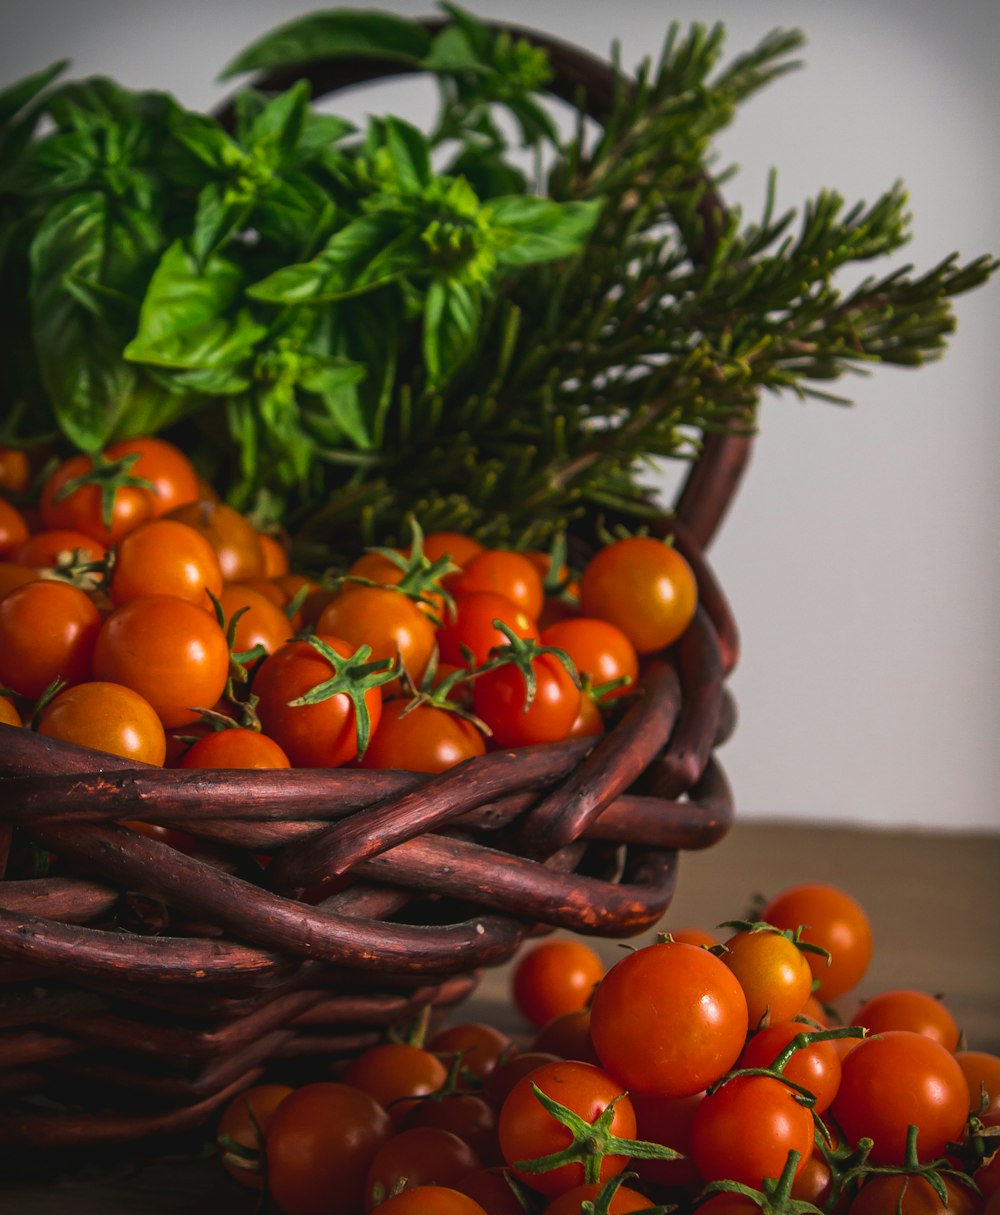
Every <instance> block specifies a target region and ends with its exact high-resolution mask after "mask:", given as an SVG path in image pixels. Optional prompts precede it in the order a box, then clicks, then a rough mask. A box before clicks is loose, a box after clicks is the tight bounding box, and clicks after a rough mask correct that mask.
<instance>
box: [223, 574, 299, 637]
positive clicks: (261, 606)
mask: <svg viewBox="0 0 1000 1215" xmlns="http://www.w3.org/2000/svg"><path fill="white" fill-rule="evenodd" d="M219 602H220V603H221V604H222V611H223V614H224V615H225V618H226V622H227V623H228V622H229V621H230V620H232V618H233V616H235V615H236V613H237V612H242V615H240V617H239V618H238V619H237V621H236V630H235V638H234V642H233V650H234V652H235V653H237V654H245V653H246V652H247V651H248V650H252V649H253V648H254V647H255V646H258V645H259V646H263V648H264V649H265V650H266V651H267V653H268V654H273V653H274V651H275V650H276V649H277V648H278V646H280V645H284V644H285V642H286V641H288V640H289V638H290V637H291V636H292V633H293V631H294V629H293V626H292V624H291V622H290V621H289V619H288V617H287V616H286V615H285V613H284V612H283V611H282V610H281V608H279V607H276V606H275V604H274V603H273V602H272V601H271V600H270V599H268V598H267V597H266V596H265V595H263V594H262V593H261V592H260V591H255V590H254V589H253V588H252V587H248V586H246V585H244V584H243V583H239V582H230V583H228V584H227V585H226V586H225V587H223V589H222V592H221V594H220V595H219ZM243 609H246V610H245V611H244V610H243Z"/></svg>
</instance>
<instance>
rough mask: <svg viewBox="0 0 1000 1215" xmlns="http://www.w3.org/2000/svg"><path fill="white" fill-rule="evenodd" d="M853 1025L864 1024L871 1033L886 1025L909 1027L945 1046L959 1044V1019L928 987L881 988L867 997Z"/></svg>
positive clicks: (947, 1048)
mask: <svg viewBox="0 0 1000 1215" xmlns="http://www.w3.org/2000/svg"><path fill="white" fill-rule="evenodd" d="M851 1024H852V1025H863V1026H864V1027H865V1029H867V1030H868V1032H869V1033H872V1034H878V1033H881V1032H882V1031H883V1030H887V1029H910V1030H913V1031H914V1033H918V1034H925V1035H926V1036H927V1037H928V1038H933V1039H934V1041H935V1042H940V1044H941V1045H942V1046H943V1047H944V1048H945V1050H950V1051H954V1050H955V1049H956V1048H957V1047H958V1039H959V1036H960V1030H959V1028H958V1022H957V1021H956V1020H955V1018H954V1017H953V1016H952V1014H951V1012H950V1011H949V1010H948V1008H947V1007H946V1006H945V1005H944V1004H943V1003H942V1002H941V1001H940V1000H939V999H938V998H937V997H936V996H932V995H931V994H930V992H927V991H914V990H912V989H910V988H898V989H893V990H891V991H880V992H879V993H878V994H877V995H874V996H872V997H871V998H870V999H868V1000H865V1001H864V1003H863V1004H862V1005H861V1006H860V1007H859V1008H858V1010H857V1012H855V1014H854V1016H853V1017H852V1018H851Z"/></svg>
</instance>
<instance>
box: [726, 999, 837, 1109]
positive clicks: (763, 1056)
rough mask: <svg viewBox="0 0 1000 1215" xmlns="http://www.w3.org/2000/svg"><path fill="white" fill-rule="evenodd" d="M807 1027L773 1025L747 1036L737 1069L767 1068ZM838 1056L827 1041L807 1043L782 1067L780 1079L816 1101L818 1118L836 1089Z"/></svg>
mask: <svg viewBox="0 0 1000 1215" xmlns="http://www.w3.org/2000/svg"><path fill="white" fill-rule="evenodd" d="M808 1032H809V1027H808V1026H807V1025H803V1024H802V1022H801V1021H776V1022H775V1023H774V1024H773V1025H768V1026H767V1027H766V1028H764V1029H759V1030H758V1031H757V1032H756V1033H755V1034H753V1035H751V1038H750V1041H749V1042H748V1043H747V1044H746V1047H745V1048H744V1051H743V1053H742V1054H741V1055H740V1057H739V1061H738V1063H737V1067H739V1068H741V1069H742V1068H748V1067H770V1066H771V1064H772V1063H773V1062H774V1061H775V1059H776V1058H777V1057H778V1056H779V1055H780V1054H781V1052H782V1051H783V1050H784V1049H785V1047H786V1046H788V1044H789V1043H790V1042H791V1041H792V1039H793V1038H797V1037H798V1035H799V1034H801V1033H808ZM840 1073H841V1064H840V1055H838V1054H837V1049H836V1047H835V1046H834V1044H833V1042H831V1041H820V1042H810V1043H809V1045H808V1046H800V1047H799V1049H798V1050H797V1051H796V1052H795V1053H794V1054H793V1055H792V1057H791V1059H789V1061H788V1062H787V1063H786V1064H785V1067H784V1069H783V1071H782V1075H783V1076H785V1078H786V1079H788V1080H790V1081H791V1082H792V1083H793V1084H801V1085H802V1087H803V1088H805V1089H808V1090H809V1092H811V1093H812V1094H813V1096H814V1097H815V1098H816V1104H815V1105H814V1106H813V1109H814V1110H815V1112H816V1113H817V1114H822V1113H823V1111H824V1110H826V1109H829V1107H830V1103H831V1102H832V1101H833V1098H834V1097H835V1096H836V1093H837V1089H838V1088H839V1087H840Z"/></svg>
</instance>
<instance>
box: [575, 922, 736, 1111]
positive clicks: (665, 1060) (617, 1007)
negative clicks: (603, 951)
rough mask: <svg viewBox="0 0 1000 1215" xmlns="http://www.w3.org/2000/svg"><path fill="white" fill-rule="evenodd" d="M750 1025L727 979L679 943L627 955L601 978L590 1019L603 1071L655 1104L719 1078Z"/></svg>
mask: <svg viewBox="0 0 1000 1215" xmlns="http://www.w3.org/2000/svg"><path fill="white" fill-rule="evenodd" d="M748 1024H749V1019H748V1015H747V1002H746V997H745V996H744V994H743V989H742V988H741V987H740V985H739V983H738V982H737V980H736V977H735V976H734V975H733V973H732V971H731V970H729V968H728V967H727V966H726V965H725V964H724V963H723V962H721V961H720V960H719V959H718V958H717V957H716V956H715V955H714V954H712V953H709V952H708V951H707V950H705V949H702V948H700V947H699V946H697V945H686V944H683V943H681V942H679V941H673V942H670V941H668V942H664V943H662V944H655V945H649V946H646V947H645V948H643V949H637V950H636V951H635V952H634V953H631V954H627V955H626V956H625V957H624V958H622V960H621V961H620V962H618V963H616V964H615V965H614V966H613V967H612V968H611V969H610V970H609V971H608V973H607V974H606V975H605V977H604V979H603V981H602V982H601V984H600V986H599V987H598V989H597V994H596V995H595V996H594V1002H593V1004H592V1006H591V1012H590V1034H591V1037H592V1039H593V1042H594V1048H595V1050H596V1051H597V1054H598V1057H599V1058H600V1060H601V1062H602V1064H603V1065H604V1067H605V1068H606V1069H607V1070H608V1071H609V1072H611V1074H612V1075H613V1076H615V1078H616V1079H618V1080H620V1081H621V1082H622V1085H623V1086H624V1087H625V1088H627V1089H628V1090H629V1091H631V1092H637V1093H650V1094H654V1095H658V1096H661V1097H687V1096H690V1095H691V1094H693V1093H698V1092H701V1091H702V1090H703V1089H705V1088H708V1086H709V1085H711V1084H714V1082H715V1081H716V1080H718V1079H720V1078H721V1077H722V1076H724V1075H725V1073H726V1072H727V1071H729V1069H730V1068H731V1067H732V1065H733V1064H734V1063H735V1062H736V1059H737V1058H738V1056H739V1054H740V1052H741V1051H742V1049H743V1043H744V1041H745V1039H746V1034H747V1028H748ZM636 1043H642V1047H643V1049H642V1050H641V1051H638V1052H637V1051H636Z"/></svg>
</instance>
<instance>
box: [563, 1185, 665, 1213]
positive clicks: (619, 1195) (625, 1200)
mask: <svg viewBox="0 0 1000 1215" xmlns="http://www.w3.org/2000/svg"><path fill="white" fill-rule="evenodd" d="M603 1188H604V1187H603V1186H602V1185H601V1184H600V1183H599V1182H591V1183H590V1184H589V1185H578V1186H575V1187H574V1188H573V1189H572V1190H567V1191H566V1193H565V1194H560V1195H559V1197H558V1198H556V1199H554V1200H553V1201H552V1202H550V1203H549V1205H548V1206H547V1207H546V1208H545V1210H544V1211H543V1212H542V1215H580V1212H581V1211H582V1210H583V1206H582V1204H583V1203H584V1202H593V1201H594V1199H595V1198H596V1197H597V1195H598V1194H599V1193H600V1192H601V1190H602V1189H603ZM649 1207H650V1202H649V1199H648V1198H647V1197H646V1196H645V1195H644V1194H640V1193H639V1191H638V1190H630V1189H629V1187H628V1186H626V1185H621V1186H619V1187H618V1189H617V1190H615V1194H614V1197H613V1198H612V1199H611V1205H610V1206H609V1207H608V1211H609V1212H610V1215H627V1213H628V1212H629V1211H648V1210H649ZM587 1209H588V1210H589V1209H590V1208H589V1207H588V1208H587Z"/></svg>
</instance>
